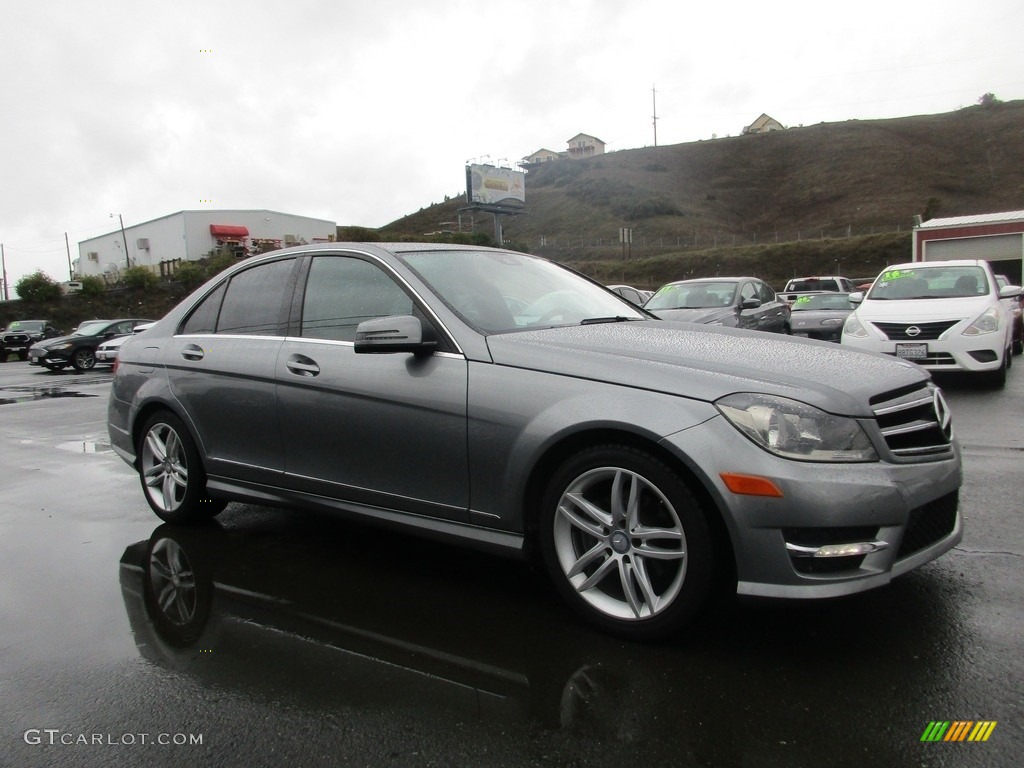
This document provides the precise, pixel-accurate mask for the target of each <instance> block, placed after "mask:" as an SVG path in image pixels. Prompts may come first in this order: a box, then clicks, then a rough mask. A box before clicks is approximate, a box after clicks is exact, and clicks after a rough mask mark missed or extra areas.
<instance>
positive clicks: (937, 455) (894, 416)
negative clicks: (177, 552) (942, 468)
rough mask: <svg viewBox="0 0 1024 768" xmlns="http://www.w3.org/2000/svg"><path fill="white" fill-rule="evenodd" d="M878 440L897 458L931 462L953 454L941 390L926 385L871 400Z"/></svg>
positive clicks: (946, 412)
mask: <svg viewBox="0 0 1024 768" xmlns="http://www.w3.org/2000/svg"><path fill="white" fill-rule="evenodd" d="M871 406H872V411H873V412H874V414H875V421H876V423H877V424H878V428H879V429H880V430H881V432H882V438H883V439H884V440H885V444H886V445H887V446H888V448H889V450H890V451H891V452H892V454H893V455H894V456H895V457H897V458H900V459H906V460H916V461H934V460H936V459H944V458H948V457H950V456H952V455H953V445H952V442H953V426H952V423H951V421H950V415H949V406H948V405H947V404H946V400H945V398H944V397H943V396H942V393H941V391H939V389H938V388H937V387H936V386H934V385H933V384H930V383H925V384H924V385H923V386H920V387H913V388H910V389H904V390H899V391H897V392H890V393H887V394H886V395H881V396H879V397H876V398H872V402H871Z"/></svg>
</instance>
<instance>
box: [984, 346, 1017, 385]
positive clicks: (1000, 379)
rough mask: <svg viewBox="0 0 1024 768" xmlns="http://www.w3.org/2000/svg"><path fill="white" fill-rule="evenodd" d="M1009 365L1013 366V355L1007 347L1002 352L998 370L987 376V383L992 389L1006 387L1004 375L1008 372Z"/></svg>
mask: <svg viewBox="0 0 1024 768" xmlns="http://www.w3.org/2000/svg"><path fill="white" fill-rule="evenodd" d="M1011 365H1013V355H1012V354H1011V352H1010V348H1009V347H1007V348H1006V349H1005V350H1004V351H1003V364H1002V365H1001V366H999V370H997V371H992V372H991V373H989V374H987V377H988V383H989V385H990V386H991V387H992V388H993V389H1002V388H1003V387H1005V386H1006V373H1007V371H1009V370H1010V366H1011Z"/></svg>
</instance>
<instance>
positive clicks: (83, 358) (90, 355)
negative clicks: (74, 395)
mask: <svg viewBox="0 0 1024 768" xmlns="http://www.w3.org/2000/svg"><path fill="white" fill-rule="evenodd" d="M71 364H72V365H73V366H75V370H76V371H88V370H91V369H92V368H95V367H96V350H95V349H91V348H90V347H82V348H81V349H76V350H75V353H74V354H73V355H72V356H71Z"/></svg>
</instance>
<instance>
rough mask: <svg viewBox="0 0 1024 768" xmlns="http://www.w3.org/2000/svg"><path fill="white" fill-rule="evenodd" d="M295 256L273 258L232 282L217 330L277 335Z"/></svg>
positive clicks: (222, 305) (233, 279) (248, 334)
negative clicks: (276, 259) (279, 259)
mask: <svg viewBox="0 0 1024 768" xmlns="http://www.w3.org/2000/svg"><path fill="white" fill-rule="evenodd" d="M294 265H295V261H294V259H284V260H281V261H272V262H270V263H269V264H260V265H258V266H255V267H252V268H251V269H247V270H245V271H244V272H239V273H237V274H236V275H234V277H232V278H231V280H230V282H228V287H227V292H226V293H225V294H224V301H223V303H222V304H221V308H220V317H219V318H218V320H217V333H238V334H244V335H247V336H276V335H277V334H278V326H279V325H280V321H281V306H282V304H283V302H284V298H285V291H286V290H287V288H288V275H289V273H290V272H291V271H292V267H293V266H294Z"/></svg>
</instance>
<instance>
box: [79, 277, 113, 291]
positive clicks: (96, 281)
mask: <svg viewBox="0 0 1024 768" xmlns="http://www.w3.org/2000/svg"><path fill="white" fill-rule="evenodd" d="M79 282H80V283H81V284H82V295H83V296H102V295H103V294H104V293H106V291H107V284H106V283H105V282H103V278H102V277H97V276H96V275H86V276H85V277H83V278H82V279H81V280H79Z"/></svg>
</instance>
